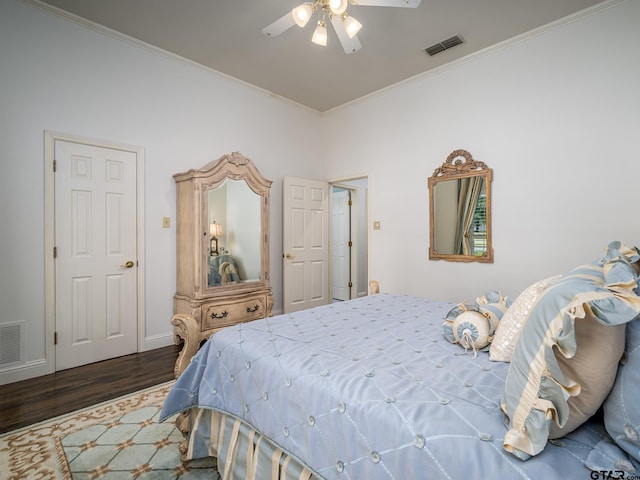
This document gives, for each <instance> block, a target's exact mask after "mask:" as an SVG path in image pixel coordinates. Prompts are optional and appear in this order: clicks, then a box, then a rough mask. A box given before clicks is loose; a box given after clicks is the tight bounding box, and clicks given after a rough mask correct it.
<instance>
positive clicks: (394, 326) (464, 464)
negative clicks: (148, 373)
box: [162, 294, 606, 479]
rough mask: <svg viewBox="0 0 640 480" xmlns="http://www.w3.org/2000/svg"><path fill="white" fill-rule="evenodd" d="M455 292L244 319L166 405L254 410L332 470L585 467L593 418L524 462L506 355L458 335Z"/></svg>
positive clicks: (513, 474)
mask: <svg viewBox="0 0 640 480" xmlns="http://www.w3.org/2000/svg"><path fill="white" fill-rule="evenodd" d="M452 307H453V305H452V304H449V303H444V302H435V301H431V300H427V299H424V298H415V297H409V296H400V295H388V294H379V295H374V296H369V297H364V298H361V299H357V300H351V301H348V302H341V303H334V304H331V305H327V306H323V307H318V308H315V309H312V310H307V311H302V312H296V313H293V314H287V315H279V316H276V317H271V318H266V319H263V320H258V321H254V322H250V323H245V324H239V325H236V326H233V327H229V328H226V329H224V330H222V331H220V332H218V333H216V334H215V335H214V336H213V337H211V339H210V340H209V341H208V342H207V343H206V344H205V345H204V346H203V347H202V349H201V350H200V351H199V352H198V354H197V355H196V356H195V357H194V360H193V361H192V363H191V364H190V365H189V367H188V368H187V369H186V370H185V372H184V373H183V374H182V375H181V376H180V378H179V379H178V380H177V382H176V384H175V386H174V387H173V389H172V391H171V392H170V394H169V396H168V397H167V399H166V401H165V404H164V408H163V410H162V417H163V419H166V418H167V417H169V416H170V415H172V414H174V413H176V412H179V411H183V410H186V409H188V408H190V407H196V406H197V407H201V408H211V409H215V410H219V411H221V412H224V413H227V414H230V415H232V416H234V417H237V418H240V419H242V420H244V421H245V422H246V423H248V424H250V425H251V426H252V427H253V428H255V429H257V430H258V431H260V432H262V433H263V434H264V435H265V436H267V437H268V438H270V439H271V440H272V441H273V442H274V443H275V444H277V445H278V446H279V447H281V448H282V449H283V450H285V451H286V452H288V453H290V454H291V455H293V456H295V457H297V458H299V459H302V461H303V462H304V463H305V464H306V465H307V466H308V467H310V469H312V470H313V472H314V473H315V474H317V475H318V476H321V477H324V478H327V479H329V478H331V479H334V478H335V479H409V478H421V479H424V478H434V479H440V478H451V479H468V478H484V479H492V478H495V479H498V478H500V479H507V478H508V479H514V478H530V479H541V478H544V479H554V478H562V479H573V478H575V479H586V478H591V477H590V473H589V470H588V469H587V468H586V467H585V466H584V461H585V459H586V458H587V456H588V455H589V453H590V452H591V450H592V448H593V446H594V445H595V444H596V443H598V442H599V441H600V440H603V439H605V438H606V433H605V432H604V428H603V427H602V426H601V425H599V424H595V423H588V424H586V425H584V426H583V427H582V428H580V429H579V430H577V431H576V432H574V433H572V434H570V435H569V436H567V437H565V438H562V439H560V440H556V441H554V442H553V443H549V444H548V445H547V447H546V448H545V450H544V451H543V452H542V453H541V454H540V455H538V456H536V457H534V458H532V459H530V460H528V461H526V462H524V461H521V460H519V459H518V458H516V457H514V456H512V455H510V454H509V453H507V452H506V451H505V450H504V449H503V447H502V444H503V440H504V435H505V433H506V431H507V429H506V427H505V425H504V420H503V414H502V412H501V411H500V405H499V402H500V398H501V395H502V390H503V386H504V379H505V377H506V374H507V369H508V367H509V365H508V364H507V363H499V362H491V361H489V357H488V354H487V353H486V352H478V356H477V357H476V358H474V355H473V353H472V352H465V351H464V350H463V349H462V348H460V346H458V345H453V344H451V343H450V342H448V341H447V340H446V339H445V338H444V336H443V331H442V322H443V318H444V316H445V315H446V313H447V312H448V311H449V310H450V309H451V308H452Z"/></svg>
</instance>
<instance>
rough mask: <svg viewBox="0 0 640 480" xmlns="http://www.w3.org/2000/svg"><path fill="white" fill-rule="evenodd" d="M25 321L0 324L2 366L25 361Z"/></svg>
mask: <svg viewBox="0 0 640 480" xmlns="http://www.w3.org/2000/svg"><path fill="white" fill-rule="evenodd" d="M23 351H24V323H6V324H3V325H0V367H3V366H7V365H12V364H14V363H19V362H24V359H23Z"/></svg>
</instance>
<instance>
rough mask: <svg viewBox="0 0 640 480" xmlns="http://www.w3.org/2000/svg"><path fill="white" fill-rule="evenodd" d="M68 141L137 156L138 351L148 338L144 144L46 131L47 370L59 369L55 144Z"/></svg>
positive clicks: (45, 256) (45, 277)
mask: <svg viewBox="0 0 640 480" xmlns="http://www.w3.org/2000/svg"><path fill="white" fill-rule="evenodd" d="M56 141H64V142H69V143H79V144H83V145H90V146H93V147H101V148H108V149H111V150H123V151H126V152H131V153H133V154H135V156H136V253H137V260H138V268H137V269H136V275H137V278H136V286H137V312H136V313H137V323H138V328H137V334H138V338H137V351H138V352H141V351H143V350H144V341H145V301H144V300H145V282H144V278H145V274H144V273H145V265H146V264H145V250H144V244H145V241H144V232H145V225H144V159H145V151H144V148H142V147H137V146H132V145H124V144H121V143H115V142H110V141H105V140H97V139H93V138H86V137H81V136H78V135H72V134H66V133H59V132H52V131H49V130H45V131H44V279H45V361H46V365H47V373H54V372H55V371H56V365H55V363H56V362H55V359H56V355H55V344H54V333H55V327H56V294H55V286H56V271H55V261H54V258H53V248H54V247H55V225H56V223H55V175H54V172H53V162H54V160H55V158H54V157H55V143H56Z"/></svg>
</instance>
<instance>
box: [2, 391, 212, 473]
mask: <svg viewBox="0 0 640 480" xmlns="http://www.w3.org/2000/svg"><path fill="white" fill-rule="evenodd" d="M172 385H173V381H171V382H168V383H164V384H162V385H157V386H155V387H151V388H148V389H145V390H141V391H138V392H135V393H133V394H130V395H126V396H124V397H120V398H117V399H114V400H110V401H108V402H104V403H101V404H98V405H94V406H92V407H88V408H84V409H82V410H78V411H75V412H72V413H68V414H66V415H62V416H60V417H56V418H53V419H50V420H46V421H44V422H41V423H38V424H35V425H30V426H28V427H24V428H20V429H18V430H14V431H12V432H8V433H5V434H2V435H0V479H7V480H9V479H10V480H27V479H38V480H44V479H46V480H93V479H105V480H125V479H149V480H156V479H158V480H165V479H180V480H195V479H204V478H207V479H216V478H219V476H218V473H217V469H216V468H215V466H216V465H215V459H213V458H206V459H200V460H194V461H190V462H182V461H181V460H180V454H179V451H178V445H179V444H180V442H181V441H182V440H183V437H182V434H181V433H180V432H179V431H178V429H177V428H176V427H175V425H174V421H173V420H174V419H173V418H170V419H167V420H165V421H164V422H162V423H158V417H159V415H160V410H161V408H162V402H163V401H164V398H165V396H166V394H167V392H168V391H169V389H170V388H171V386H172Z"/></svg>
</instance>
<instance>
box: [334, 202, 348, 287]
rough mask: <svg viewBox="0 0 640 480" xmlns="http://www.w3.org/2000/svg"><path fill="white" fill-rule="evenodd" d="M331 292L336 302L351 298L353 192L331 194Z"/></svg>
mask: <svg viewBox="0 0 640 480" xmlns="http://www.w3.org/2000/svg"><path fill="white" fill-rule="evenodd" d="M331 198H332V201H331V219H332V220H331V225H332V229H331V267H332V270H331V272H332V273H331V276H332V282H331V290H332V295H331V296H332V298H333V299H334V300H349V299H350V298H351V246H350V242H351V192H350V191H349V190H334V191H333V192H332V194H331Z"/></svg>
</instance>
